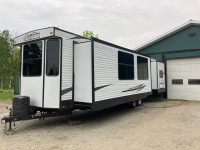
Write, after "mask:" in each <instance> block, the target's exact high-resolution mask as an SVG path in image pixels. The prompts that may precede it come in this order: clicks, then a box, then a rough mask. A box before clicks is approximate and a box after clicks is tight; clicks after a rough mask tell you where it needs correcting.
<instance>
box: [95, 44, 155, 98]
mask: <svg viewBox="0 0 200 150" xmlns="http://www.w3.org/2000/svg"><path fill="white" fill-rule="evenodd" d="M118 51H122V52H125V53H129V54H133V55H134V75H135V76H134V80H119V78H118ZM137 56H141V55H138V54H135V53H132V52H128V51H126V50H123V49H120V48H116V47H113V46H109V45H106V44H103V43H99V42H95V41H94V80H95V82H94V84H95V88H98V87H103V86H106V87H104V88H102V89H99V90H96V91H95V102H99V101H103V100H109V99H113V98H119V97H125V96H130V95H135V94H136V95H137V94H142V93H144V94H145V93H148V92H151V73H150V58H148V57H145V56H142V57H145V58H147V59H148V65H149V66H148V68H149V69H148V80H138V77H137ZM141 84H144V85H145V87H144V88H143V89H142V90H133V91H127V92H123V91H126V90H128V89H130V88H133V87H136V86H138V85H141Z"/></svg>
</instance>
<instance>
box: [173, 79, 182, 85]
mask: <svg viewBox="0 0 200 150" xmlns="http://www.w3.org/2000/svg"><path fill="white" fill-rule="evenodd" d="M172 84H183V79H172Z"/></svg>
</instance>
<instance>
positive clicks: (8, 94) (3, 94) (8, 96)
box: [0, 92, 14, 101]
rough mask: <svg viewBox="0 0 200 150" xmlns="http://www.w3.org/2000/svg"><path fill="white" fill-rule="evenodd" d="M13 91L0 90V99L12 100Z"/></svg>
mask: <svg viewBox="0 0 200 150" xmlns="http://www.w3.org/2000/svg"><path fill="white" fill-rule="evenodd" d="M13 96H14V93H13V92H0V101H5V100H12V97H13Z"/></svg>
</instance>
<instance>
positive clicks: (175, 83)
mask: <svg viewBox="0 0 200 150" xmlns="http://www.w3.org/2000/svg"><path fill="white" fill-rule="evenodd" d="M167 85H168V88H167V93H168V94H167V96H168V99H182V100H198V101H200V58H186V59H174V60H167Z"/></svg>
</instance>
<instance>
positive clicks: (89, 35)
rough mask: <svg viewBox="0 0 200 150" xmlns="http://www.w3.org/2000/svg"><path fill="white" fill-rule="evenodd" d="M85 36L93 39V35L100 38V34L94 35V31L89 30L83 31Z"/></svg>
mask: <svg viewBox="0 0 200 150" xmlns="http://www.w3.org/2000/svg"><path fill="white" fill-rule="evenodd" d="M83 36H84V37H86V38H88V39H91V38H92V37H95V38H97V39H98V34H96V35H94V33H93V31H89V30H85V31H83Z"/></svg>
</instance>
